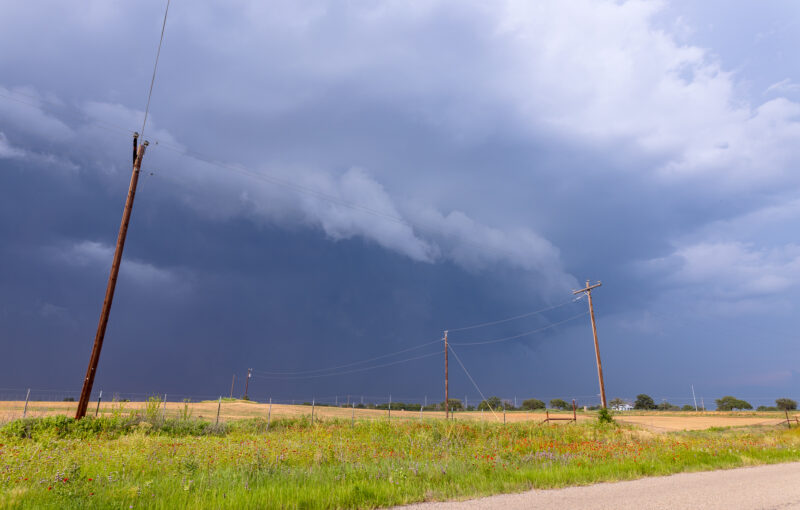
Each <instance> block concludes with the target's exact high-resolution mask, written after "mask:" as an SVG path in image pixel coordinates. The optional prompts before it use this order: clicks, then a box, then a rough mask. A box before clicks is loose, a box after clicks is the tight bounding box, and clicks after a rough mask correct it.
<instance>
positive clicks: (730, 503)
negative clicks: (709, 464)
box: [402, 462, 800, 510]
mask: <svg viewBox="0 0 800 510" xmlns="http://www.w3.org/2000/svg"><path fill="white" fill-rule="evenodd" d="M402 508H403V510H456V509H459V510H461V509H477V508H481V509H484V508H497V509H502V510H523V509H524V510H535V509H539V508H541V509H545V508H546V509H548V510H571V509H585V510H600V509H603V510H606V509H614V510H662V509H670V510H679V509H692V510H695V509H696V510H718V509H719V510H722V509H725V510H729V509H736V510H751V509H752V510H755V509H759V510H768V509H780V510H789V509H800V462H793V463H788V464H773V465H770V466H758V467H748V468H739V469H730V470H724V471H706V472H702V473H682V474H678V475H672V476H663V477H654V478H642V479H639V480H632V481H627V482H614V483H600V484H597V485H590V486H586V487H570V488H567V489H551V490H533V491H528V492H522V493H519V494H503V495H500V496H491V497H488V498H481V499H473V500H468V501H454V502H446V503H420V504H416V505H410V506H405V507H402Z"/></svg>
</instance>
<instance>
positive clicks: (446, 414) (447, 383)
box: [444, 330, 450, 420]
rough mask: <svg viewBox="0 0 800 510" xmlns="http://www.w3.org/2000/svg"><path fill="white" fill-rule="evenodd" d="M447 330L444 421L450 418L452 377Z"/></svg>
mask: <svg viewBox="0 0 800 510" xmlns="http://www.w3.org/2000/svg"><path fill="white" fill-rule="evenodd" d="M448 363H449V360H448V357H447V330H444V419H445V420H447V419H449V418H450V375H449V373H448Z"/></svg>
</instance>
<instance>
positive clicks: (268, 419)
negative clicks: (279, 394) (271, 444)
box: [267, 397, 272, 430]
mask: <svg viewBox="0 0 800 510" xmlns="http://www.w3.org/2000/svg"><path fill="white" fill-rule="evenodd" d="M270 422H272V397H269V410H268V411H267V430H269V424H270Z"/></svg>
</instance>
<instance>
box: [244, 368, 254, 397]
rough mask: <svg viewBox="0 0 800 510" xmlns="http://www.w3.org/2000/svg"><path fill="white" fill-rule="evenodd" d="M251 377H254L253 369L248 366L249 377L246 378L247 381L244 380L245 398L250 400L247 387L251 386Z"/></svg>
mask: <svg viewBox="0 0 800 510" xmlns="http://www.w3.org/2000/svg"><path fill="white" fill-rule="evenodd" d="M251 377H253V369H252V368H248V369H247V379H245V381H244V399H245V400H250V399H249V398H247V387H248V386H250V378H251Z"/></svg>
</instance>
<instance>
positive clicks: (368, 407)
mask: <svg viewBox="0 0 800 510" xmlns="http://www.w3.org/2000/svg"><path fill="white" fill-rule="evenodd" d="M73 395H75V396H73ZM76 397H77V392H66V391H58V390H32V389H26V390H20V389H8V388H6V389H0V421H2V422H7V421H10V420H13V419H16V418H23V417H37V416H49V415H65V416H74V414H75V410H76V409H77V405H78V404H77V402H76V400H77V398H76ZM403 400H406V402H398V401H397V399H396V398H393V397H392V396H387V397H384V398H383V399H381V398H380V397H375V396H366V395H364V396H361V395H357V396H355V395H352V394H351V395H349V396H348V395H345V396H332V397H322V398H317V397H312V398H309V399H298V398H295V399H275V398H265V399H263V400H260V401H255V400H241V399H232V398H225V397H221V396H219V395H216V396H210V395H192V396H191V397H189V396H187V395H185V394H169V393H166V394H164V393H162V394H153V393H123V392H111V393H110V394H109V393H108V392H105V391H98V392H97V394H96V395H94V399H93V401H92V403H91V404H90V406H89V409H88V411H87V414H88V415H90V416H103V415H111V414H115V415H120V414H122V413H130V412H139V413H141V412H144V411H145V410H146V409H148V408H152V406H154V405H156V406H158V407H159V409H160V413H161V414H162V415H163V416H164V417H181V416H184V417H185V416H187V415H189V416H193V417H195V418H200V419H205V420H212V421H219V420H231V419H247V418H256V417H267V418H270V419H271V418H272V416H273V415H274V416H277V417H301V416H308V417H309V418H310V419H312V420H315V419H319V418H340V419H344V418H347V419H351V420H355V419H356V418H358V419H383V418H388V419H406V420H407V419H423V418H436V419H444V417H445V413H444V409H443V402H436V403H429V401H432V400H433V399H428V398H427V397H423V398H417V399H412V398H404V399H403ZM413 400H417V401H416V402H409V401H413ZM500 400H501V402H502V405H503V410H502V411H503V417H502V419H503V421H504V422H505V421H506V415H505V412H506V411H509V421H524V420H539V419H540V417H541V415H542V413H543V412H545V411H544V410H541V411H537V412H532V411H523V410H521V409H518V408H515V407H513V404H512V403H514V400H515V399H513V398H511V399H500ZM452 401H457V399H451V402H452ZM469 401H470V398H469V396H467V397H465V399H464V404H468V402H469ZM472 401H473V402H478V399H474V400H472ZM500 412H501V409H500V407H499V406H498V407H497V408H496V409H494V410H493V412H492V410H490V409H488V408H487V409H484V410H481V409H475V407H474V406H468V409H464V407H463V406H462V405H461V403H460V401H459V406H456V409H455V410H452V409H451V413H452V419H455V420H496V421H500V416H499V413H500ZM546 412H547V416H548V417H551V416H550V412H549V411H546ZM574 415H575V410H574V409H573V418H569V419H570V420H572V421H575V416H574ZM551 418H552V419H555V418H553V417H551Z"/></svg>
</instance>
